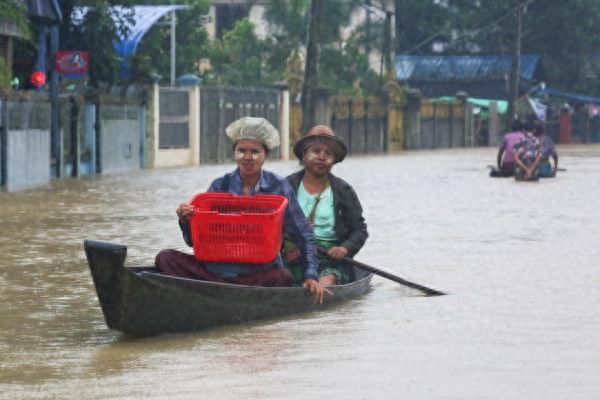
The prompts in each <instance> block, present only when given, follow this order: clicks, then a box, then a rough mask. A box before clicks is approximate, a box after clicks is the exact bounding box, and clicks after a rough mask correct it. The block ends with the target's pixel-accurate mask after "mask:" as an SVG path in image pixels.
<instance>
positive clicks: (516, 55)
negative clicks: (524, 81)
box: [506, 0, 525, 125]
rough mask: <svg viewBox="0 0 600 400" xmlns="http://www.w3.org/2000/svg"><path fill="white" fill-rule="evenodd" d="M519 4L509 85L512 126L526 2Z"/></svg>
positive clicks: (518, 1) (519, 70) (517, 93)
mask: <svg viewBox="0 0 600 400" xmlns="http://www.w3.org/2000/svg"><path fill="white" fill-rule="evenodd" d="M515 2H516V3H517V15H516V26H515V32H514V39H513V48H512V63H511V65H510V76H509V83H508V114H507V116H508V120H507V121H506V123H507V124H508V125H510V124H511V123H512V121H513V119H514V118H515V111H516V102H517V99H518V97H519V78H520V72H521V34H522V33H521V32H522V29H523V9H524V7H525V0H515Z"/></svg>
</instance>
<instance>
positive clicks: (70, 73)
mask: <svg viewBox="0 0 600 400" xmlns="http://www.w3.org/2000/svg"><path fill="white" fill-rule="evenodd" d="M88 71H89V56H88V52H87V51H57V52H56V72H58V73H59V74H62V75H63V76H65V77H68V78H82V77H86V76H87V74H88Z"/></svg>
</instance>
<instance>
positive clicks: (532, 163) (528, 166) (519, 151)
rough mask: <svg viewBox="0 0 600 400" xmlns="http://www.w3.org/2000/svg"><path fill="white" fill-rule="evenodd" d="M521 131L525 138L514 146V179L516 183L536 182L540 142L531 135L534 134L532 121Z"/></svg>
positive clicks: (540, 157)
mask: <svg viewBox="0 0 600 400" xmlns="http://www.w3.org/2000/svg"><path fill="white" fill-rule="evenodd" d="M523 129H524V131H525V136H524V137H523V139H521V140H520V141H518V142H517V143H516V144H515V146H514V152H515V179H516V180H518V181H536V180H538V175H537V171H538V166H539V164H540V161H541V159H542V153H541V151H540V141H539V140H538V139H537V138H536V137H535V136H534V135H533V132H535V125H534V122H533V121H531V120H530V121H526V122H525V124H524V125H523Z"/></svg>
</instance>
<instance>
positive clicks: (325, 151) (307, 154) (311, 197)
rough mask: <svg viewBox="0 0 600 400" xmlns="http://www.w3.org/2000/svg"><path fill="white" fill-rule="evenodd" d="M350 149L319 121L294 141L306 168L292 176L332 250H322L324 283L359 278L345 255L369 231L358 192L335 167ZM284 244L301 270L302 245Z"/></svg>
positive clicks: (320, 238)
mask: <svg viewBox="0 0 600 400" xmlns="http://www.w3.org/2000/svg"><path fill="white" fill-rule="evenodd" d="M346 152H347V150H346V145H345V144H344V142H343V141H342V140H341V139H340V138H338V137H337V136H336V135H335V132H334V131H333V130H332V129H331V128H330V127H328V126H325V125H317V126H315V127H313V128H311V129H310V130H309V131H308V132H307V134H306V136H304V137H303V138H301V139H300V140H298V142H297V143H296V145H295V146H294V154H295V155H296V157H297V158H298V159H299V160H301V162H302V164H303V166H304V168H303V169H302V170H300V171H298V172H296V173H293V174H291V175H289V176H288V177H287V180H288V182H289V183H290V185H291V186H292V189H293V190H294V191H295V192H296V197H297V198H298V202H299V203H300V207H302V211H303V212H304V215H306V217H307V218H308V221H309V223H310V224H311V225H312V227H313V230H314V232H315V236H316V239H317V244H318V245H319V246H320V247H322V248H324V249H325V250H326V251H327V256H326V257H325V256H319V282H321V283H322V284H324V285H334V284H346V283H349V282H351V281H352V280H353V273H352V271H353V270H352V266H350V265H346V264H344V263H343V262H341V260H342V259H343V258H344V257H354V255H355V254H356V253H358V251H359V250H360V249H361V248H362V247H363V245H364V244H365V242H366V240H367V238H368V237H369V234H368V232H367V224H366V223H365V219H364V217H363V208H362V205H361V204H360V201H359V199H358V196H357V195H356V192H355V191H354V189H353V188H352V186H350V184H348V183H347V182H345V181H344V180H342V179H340V178H338V177H337V176H335V175H333V174H332V173H331V169H332V167H333V165H334V164H337V163H339V162H341V161H342V160H343V159H344V157H345V156H346ZM284 247H285V248H284V254H285V255H286V257H285V258H286V265H287V267H288V268H289V269H290V270H291V271H292V273H293V274H294V276H295V277H298V276H301V274H300V272H301V271H302V268H301V262H298V261H297V260H296V258H297V251H295V250H294V248H293V246H291V245H290V244H289V242H285V246H284Z"/></svg>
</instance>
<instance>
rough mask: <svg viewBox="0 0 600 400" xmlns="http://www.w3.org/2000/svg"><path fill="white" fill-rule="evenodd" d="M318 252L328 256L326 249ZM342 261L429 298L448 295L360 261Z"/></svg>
mask: <svg viewBox="0 0 600 400" xmlns="http://www.w3.org/2000/svg"><path fill="white" fill-rule="evenodd" d="M318 251H319V254H322V255H324V256H327V250H325V249H324V248H322V247H319V248H318ZM336 261H337V260H336ZM340 261H342V262H345V263H346V264H350V265H354V266H355V267H359V268H362V269H364V270H366V271H369V272H372V273H374V274H375V275H379V276H381V277H383V278H387V279H389V280H391V281H394V282H397V283H399V284H401V285H404V286H408V287H409V288H412V289H417V290H420V291H421V292H423V293H425V295H427V296H442V295H444V294H446V293H444V292H440V291H439V290H435V289H431V288H428V287H426V286H423V285H419V284H418V283H414V282H411V281H407V280H406V279H403V278H400V277H399V276H396V275H394V274H392V273H390V272H387V271H383V270H381V269H379V268H376V267H373V266H371V265H367V264H364V263H361V262H360V261H356V260H354V259H352V258H349V257H344V258H342V259H341V260H340Z"/></svg>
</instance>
